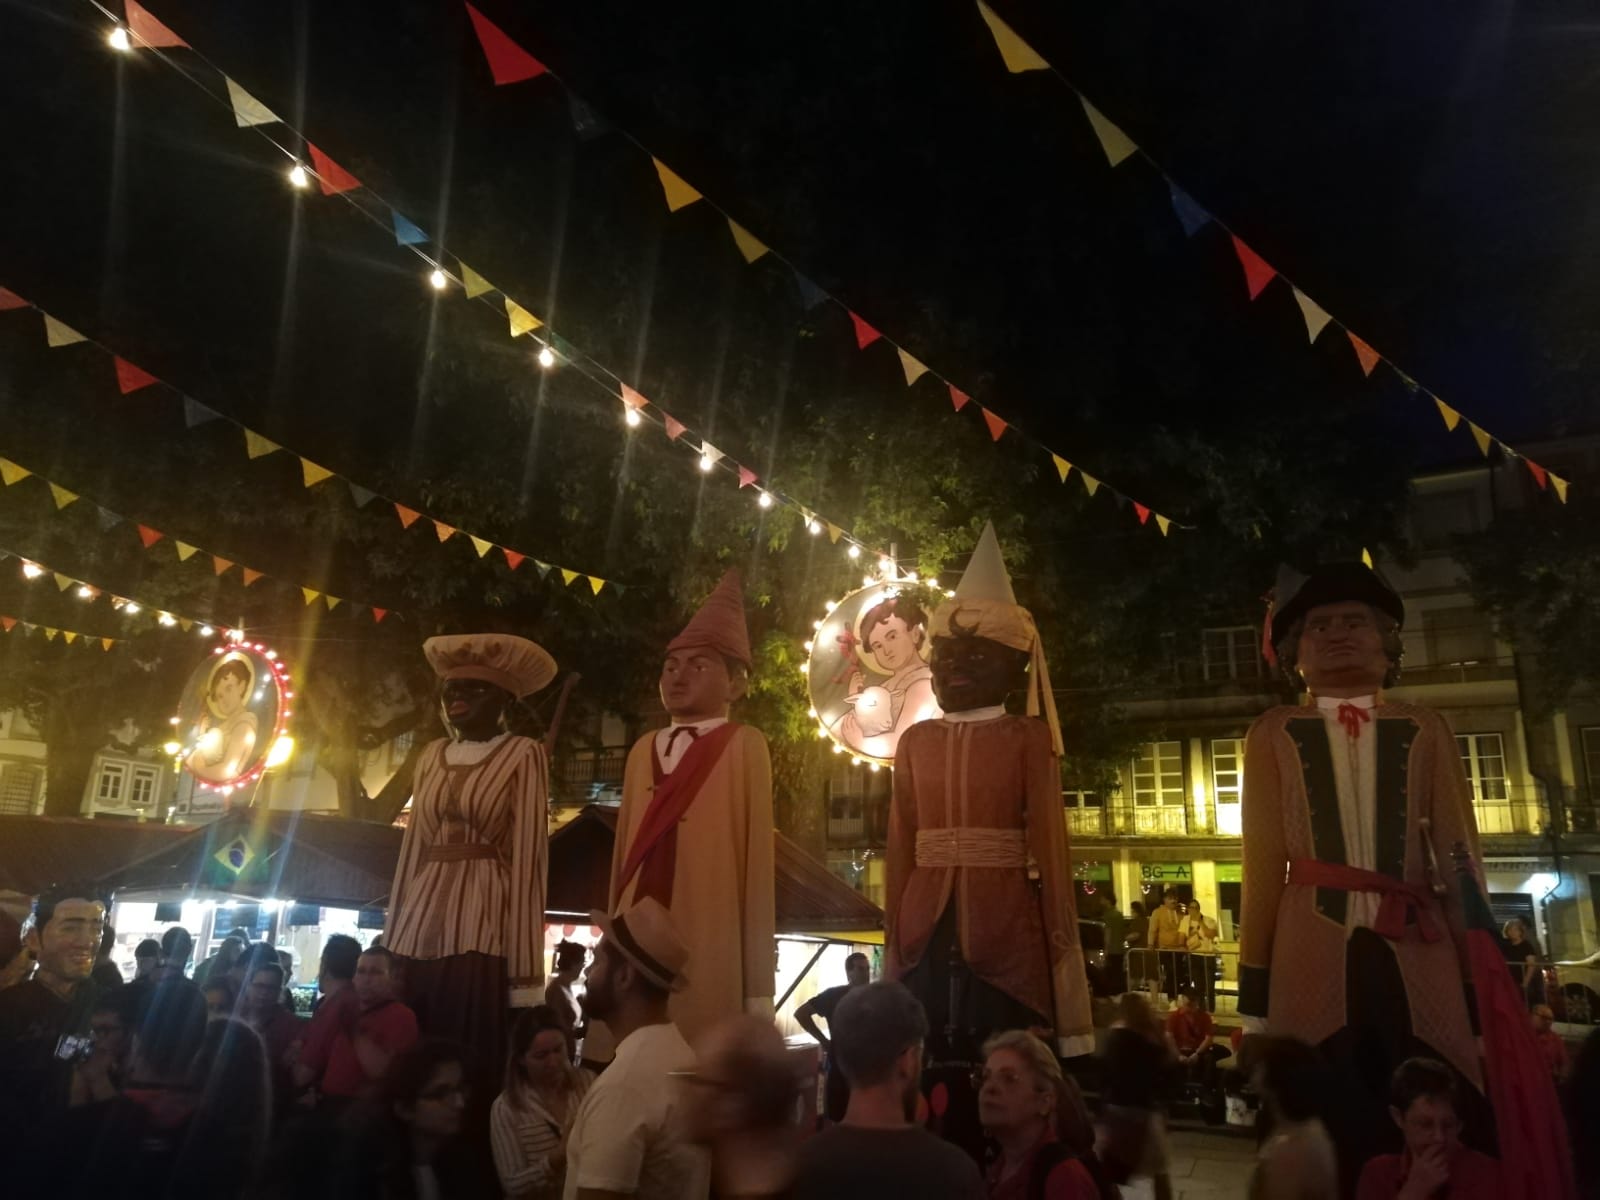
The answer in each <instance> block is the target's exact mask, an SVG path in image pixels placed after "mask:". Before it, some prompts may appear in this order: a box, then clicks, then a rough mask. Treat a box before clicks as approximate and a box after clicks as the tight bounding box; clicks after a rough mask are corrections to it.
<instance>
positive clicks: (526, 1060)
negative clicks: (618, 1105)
mask: <svg viewBox="0 0 1600 1200" xmlns="http://www.w3.org/2000/svg"><path fill="white" fill-rule="evenodd" d="M572 1050H573V1047H572V1040H571V1036H570V1035H569V1034H568V1032H567V1028H566V1026H565V1025H563V1024H562V1021H561V1018H560V1017H559V1016H558V1015H557V1014H556V1012H555V1011H554V1010H553V1009H551V1008H549V1007H548V1006H546V1005H542V1004H541V1005H540V1006H538V1007H537V1008H530V1009H525V1010H524V1011H523V1012H521V1013H520V1014H518V1016H517V1021H516V1024H515V1025H514V1026H513V1027H512V1030H511V1053H510V1054H509V1055H508V1056H507V1059H506V1082H505V1090H504V1091H503V1092H501V1093H500V1095H499V1096H497V1097H496V1098H495V1102H494V1106H493V1107H492V1108H491V1109H490V1110H489V1132H490V1135H491V1138H492V1142H493V1147H494V1165H495V1170H496V1172H497V1173H498V1174H499V1176H500V1186H501V1187H502V1188H503V1189H504V1191H505V1194H506V1195H507V1196H508V1197H510V1198H511V1200H556V1198H557V1197H559V1196H560V1195H561V1192H562V1188H563V1186H564V1185H565V1182H566V1176H567V1135H568V1134H569V1133H570V1132H572V1122H573V1118H575V1117H576V1116H577V1115H578V1105H579V1103H580V1102H581V1101H582V1100H583V1097H584V1096H585V1095H586V1094H587V1093H588V1091H589V1085H590V1084H591V1083H593V1082H594V1076H593V1075H591V1074H590V1073H589V1072H588V1071H583V1070H579V1069H578V1068H577V1067H574V1066H573V1065H572Z"/></svg>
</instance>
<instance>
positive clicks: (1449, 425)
mask: <svg viewBox="0 0 1600 1200" xmlns="http://www.w3.org/2000/svg"><path fill="white" fill-rule="evenodd" d="M1433 402H1434V403H1435V404H1437V405H1438V406H1439V415H1440V416H1441V417H1443V418H1444V427H1445V428H1446V429H1448V430H1450V431H1451V432H1452V433H1454V432H1455V428H1456V426H1457V425H1459V424H1461V414H1460V413H1458V412H1457V411H1456V410H1455V409H1453V408H1451V407H1450V406H1449V405H1448V404H1446V403H1445V402H1444V401H1443V400H1441V399H1439V397H1437V396H1435V397H1434V398H1433Z"/></svg>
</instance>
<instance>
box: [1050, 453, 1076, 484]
mask: <svg viewBox="0 0 1600 1200" xmlns="http://www.w3.org/2000/svg"><path fill="white" fill-rule="evenodd" d="M1050 461H1051V462H1053V463H1055V465H1056V474H1058V475H1060V476H1061V482H1062V483H1065V482H1066V481H1067V472H1069V471H1071V470H1072V464H1071V463H1069V462H1068V461H1067V460H1066V459H1064V458H1062V457H1061V455H1059V454H1052V455H1051V456H1050Z"/></svg>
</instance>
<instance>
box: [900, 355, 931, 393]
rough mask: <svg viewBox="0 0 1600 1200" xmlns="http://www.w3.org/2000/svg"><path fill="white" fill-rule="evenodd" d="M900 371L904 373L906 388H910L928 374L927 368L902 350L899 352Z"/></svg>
mask: <svg viewBox="0 0 1600 1200" xmlns="http://www.w3.org/2000/svg"><path fill="white" fill-rule="evenodd" d="M900 369H901V370H902V371H904V372H905V373H906V386H907V387H910V386H911V385H912V384H913V383H915V382H916V381H917V380H919V379H921V378H922V377H923V376H924V375H926V374H927V373H928V368H927V367H925V366H923V365H922V364H921V363H919V362H918V361H917V360H916V359H915V358H913V357H911V355H909V354H907V353H906V352H905V351H904V350H901V351H900Z"/></svg>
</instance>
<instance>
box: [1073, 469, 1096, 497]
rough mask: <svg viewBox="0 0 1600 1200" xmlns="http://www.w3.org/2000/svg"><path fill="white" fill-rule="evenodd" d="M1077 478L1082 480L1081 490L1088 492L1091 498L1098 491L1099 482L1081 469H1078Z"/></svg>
mask: <svg viewBox="0 0 1600 1200" xmlns="http://www.w3.org/2000/svg"><path fill="white" fill-rule="evenodd" d="M1078 478H1079V479H1081V480H1083V490H1084V491H1086V492H1088V493H1089V495H1091V496H1092V495H1094V494H1095V493H1096V492H1097V491H1099V490H1100V481H1099V480H1098V479H1096V478H1095V477H1094V476H1093V475H1091V474H1089V473H1088V472H1087V471H1085V470H1084V469H1083V468H1082V467H1079V468H1078Z"/></svg>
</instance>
